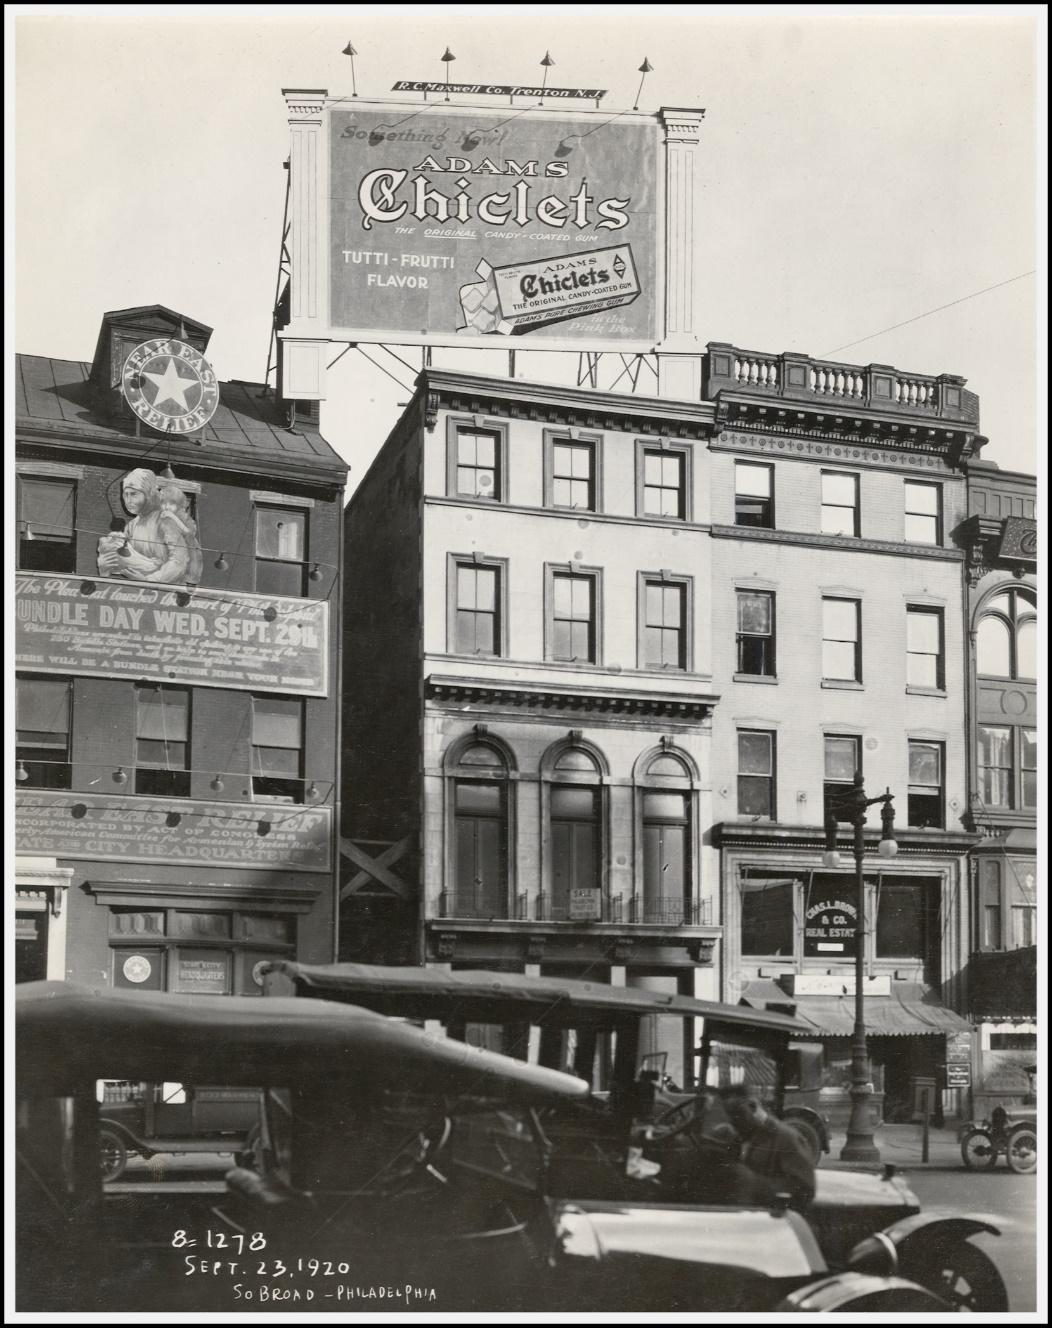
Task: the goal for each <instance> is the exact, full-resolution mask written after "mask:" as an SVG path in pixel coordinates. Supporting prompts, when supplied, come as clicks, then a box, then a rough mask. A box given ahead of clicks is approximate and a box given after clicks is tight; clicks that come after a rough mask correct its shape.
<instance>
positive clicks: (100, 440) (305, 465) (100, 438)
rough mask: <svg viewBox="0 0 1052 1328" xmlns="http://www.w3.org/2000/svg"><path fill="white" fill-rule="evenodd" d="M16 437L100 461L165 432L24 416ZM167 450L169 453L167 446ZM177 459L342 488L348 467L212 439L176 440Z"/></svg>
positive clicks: (147, 445)
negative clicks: (115, 429) (126, 431)
mask: <svg viewBox="0 0 1052 1328" xmlns="http://www.w3.org/2000/svg"><path fill="white" fill-rule="evenodd" d="M15 437H16V441H17V445H18V446H19V447H42V448H62V449H63V450H64V451H68V452H74V453H78V454H80V455H82V456H84V457H85V459H87V460H90V461H92V462H94V463H95V464H96V465H98V464H99V463H100V462H99V458H100V454H102V453H109V454H110V455H112V456H115V457H127V458H129V459H132V460H138V459H139V458H141V457H142V456H143V454H144V453H145V452H148V451H149V450H150V449H151V448H154V447H156V446H157V445H158V444H159V443H160V441H161V439H160V435H157V436H154V435H153V434H150V435H146V434H144V435H143V436H142V437H141V438H137V437H136V436H135V435H134V434H123V433H114V432H112V431H110V430H106V429H94V430H93V429H85V428H84V427H83V426H82V425H72V424H69V423H66V422H64V421H57V420H49V421H48V422H47V424H46V425H42V424H41V423H40V421H38V420H36V419H26V418H22V419H19V420H16V422H15ZM164 455H165V456H166V457H167V455H168V453H167V450H165V452H164ZM171 461H172V464H173V465H175V466H178V465H180V464H182V465H184V466H192V467H193V468H194V469H195V470H214V471H216V472H219V473H222V474H229V473H230V472H231V471H235V472H237V473H239V474H245V475H252V476H255V477H260V476H263V477H266V476H268V475H270V476H281V477H283V478H285V479H290V480H296V481H297V482H300V483H305V484H324V485H326V486H327V487H342V485H343V484H344V483H345V481H346V478H347V473H348V469H349V468H348V467H347V466H346V465H345V464H344V463H343V462H340V461H336V460H327V459H324V458H317V457H316V458H310V459H308V458H306V457H297V458H296V459H293V458H292V457H291V456H290V457H285V456H282V455H279V454H277V453H273V452H267V453H266V454H261V453H260V452H258V451H256V450H255V449H254V448H248V447H238V446H237V445H236V444H231V443H227V442H220V441H217V440H213V439H209V440H207V441H206V442H203V443H194V444H187V443H186V442H185V440H183V441H181V442H180V441H178V440H176V439H173V440H172V445H171Z"/></svg>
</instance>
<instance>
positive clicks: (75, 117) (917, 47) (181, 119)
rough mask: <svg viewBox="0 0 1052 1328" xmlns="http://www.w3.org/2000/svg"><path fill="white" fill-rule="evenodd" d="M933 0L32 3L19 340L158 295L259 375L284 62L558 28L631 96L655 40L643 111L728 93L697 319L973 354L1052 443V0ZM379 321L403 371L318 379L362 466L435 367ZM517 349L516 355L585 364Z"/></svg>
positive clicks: (708, 135)
mask: <svg viewBox="0 0 1052 1328" xmlns="http://www.w3.org/2000/svg"><path fill="white" fill-rule="evenodd" d="M931 8H932V10H933V11H934V12H926V9H925V7H924V6H909V7H896V6H845V7H836V6H823V7H820V8H812V7H809V6H792V5H787V6H778V7H768V6H759V5H753V6H706V5H698V6H689V5H683V6H675V7H668V8H666V7H662V6H647V7H645V8H642V9H641V8H640V7H637V6H618V5H612V6H602V7H600V6H596V7H594V8H588V9H582V8H579V7H574V6H558V7H555V6H525V5H509V6H504V7H502V8H500V9H499V10H495V9H491V8H489V7H483V6H478V7H459V8H458V7H456V6H453V7H445V8H443V9H442V11H441V12H438V11H436V10H435V9H428V8H418V7H414V6H406V5H359V6H308V5H305V6H298V7H296V8H295V10H292V9H290V8H289V7H287V6H281V5H258V6H253V7H252V8H251V9H247V8H246V9H244V10H242V9H238V8H236V7H235V8H233V9H227V7H225V6H219V5H213V6H208V7H207V11H208V12H207V13H205V12H204V7H199V6H191V5H183V6H179V7H178V8H177V9H174V8H170V7H168V6H151V5H139V6H134V7H132V6H112V7H108V6H79V7H77V8H76V11H75V12H73V10H72V9H70V8H69V7H66V9H65V10H64V9H63V8H62V7H55V6H35V7H34V6H17V7H12V6H8V13H9V15H11V13H12V10H14V11H16V12H15V13H14V16H13V21H14V25H15V38H16V44H15V75H16V79H15V94H14V105H15V111H16V117H17V118H16V121H15V126H14V131H13V147H14V151H15V157H14V161H15V165H14V185H15V204H14V208H13V219H14V223H15V230H14V236H13V240H12V237H11V236H10V234H9V241H8V254H9V258H10V256H11V255H12V254H13V255H14V264H15V268H16V277H17V286H16V299H15V307H14V337H13V340H14V343H15V346H16V348H17V349H18V350H19V351H21V352H23V353H28V354H36V355H50V356H53V357H56V358H68V359H79V360H90V359H91V357H92V354H93V352H94V348H95V341H96V338H97V335H98V329H99V324H100V320H101V316H102V314H103V312H104V311H106V310H110V309H121V308H126V307H130V306H135V305H144V304H153V303H160V304H164V305H167V306H169V307H170V308H173V309H176V310H178V311H179V312H181V313H184V314H186V315H187V316H189V317H191V318H194V319H197V320H199V321H201V322H203V323H206V324H207V325H209V326H211V327H212V328H214V333H213V336H212V341H211V344H210V347H209V352H208V355H209V359H210V361H211V362H212V364H213V366H214V368H215V369H216V372H217V374H218V375H219V377H220V378H221V379H230V378H237V379H245V380H250V381H260V380H261V379H262V377H263V374H264V371H265V367H266V364H267V351H268V342H269V336H270V320H271V310H272V307H273V302H274V293H275V281H276V278H277V272H278V257H279V244H280V239H281V226H282V215H283V205H284V191H285V173H284V171H283V169H282V163H283V161H284V160H285V158H286V157H287V155H288V150H289V130H288V123H287V118H286V111H285V102H284V99H283V97H282V95H281V89H282V88H283V87H292V88H326V89H328V90H329V92H330V93H331V94H333V95H347V94H349V93H350V92H351V64H350V61H349V59H348V58H347V57H346V56H345V55H343V54H342V51H343V48H344V47H345V46H346V44H347V42H348V40H350V41H352V42H353V44H354V47H355V49H356V51H357V52H358V54H357V57H356V59H355V62H354V63H355V75H356V78H357V87H358V91H359V93H360V94H361V95H362V96H369V97H382V96H384V95H386V94H387V93H388V92H389V90H390V88H391V85H392V83H393V82H394V81H395V80H396V79H428V78H433V79H439V78H442V77H443V72H444V66H443V65H442V63H441V61H440V57H441V55H442V53H443V51H444V49H445V48H446V47H447V46H448V47H449V48H450V49H451V50H452V51H453V53H454V54H455V56H456V63H455V64H454V65H453V66H452V72H453V77H454V78H455V79H460V80H465V81H466V80H485V81H490V82H499V83H506V82H507V83H533V82H536V81H537V80H538V79H539V78H540V76H541V73H542V70H541V67H540V61H541V59H542V58H543V57H544V55H545V52H546V51H548V52H550V54H551V58H552V59H554V61H555V64H556V68H555V69H554V70H553V74H554V75H555V76H557V77H553V78H552V79H551V81H552V82H553V83H557V84H558V85H560V86H572V87H603V88H607V89H608V90H609V91H608V93H607V96H606V98H605V99H604V101H603V109H604V110H605V109H608V108H609V109H611V110H623V109H626V108H628V107H631V106H632V104H633V102H634V99H635V95H636V90H637V88H638V85H639V78H640V76H639V73H638V72H637V71H638V69H639V66H640V65H641V64H642V62H643V59H644V57H646V58H647V59H648V60H649V62H650V64H651V65H652V66H653V72H652V73H650V74H649V75H648V76H647V79H646V82H645V84H644V87H643V91H642V95H641V97H640V102H639V105H640V109H641V110H643V111H651V112H653V111H656V110H657V109H658V108H659V107H661V106H670V107H704V108H705V119H704V123H703V126H702V136H701V141H702V148H701V151H702V161H703V169H704V172H705V184H704V204H703V208H702V215H701V216H700V217H699V219H698V226H699V229H700V236H699V239H700V250H701V253H702V255H703V259H702V261H703V264H704V271H705V278H704V300H703V320H702V328H701V336H702V340H703V341H710V340H711V341H725V342H731V343H733V344H735V345H737V346H741V347H745V348H747V349H750V350H754V351H763V352H772V353H778V352H781V351H785V350H794V351H801V352H804V353H808V354H811V355H814V356H817V357H827V358H834V359H838V360H841V361H845V362H848V363H857V364H866V363H870V362H876V363H881V364H890V365H894V366H895V367H896V368H899V369H902V370H905V371H908V372H917V373H930V374H938V373H952V374H958V375H960V376H962V377H964V378H966V379H967V380H968V386H969V388H970V390H972V391H975V392H977V393H978V394H979V396H980V401H981V412H982V418H981V430H982V432H983V433H985V434H986V435H987V436H988V437H989V438H990V440H991V441H990V444H989V446H988V447H987V448H986V450H985V452H984V455H985V456H986V457H988V458H992V459H993V460H995V461H997V462H998V463H999V464H1000V465H1001V466H1002V467H1005V468H1011V469H1020V470H1033V469H1034V468H1035V466H1036V463H1037V455H1036V437H1037V431H1038V428H1039V427H1040V424H1039V409H1040V408H1039V403H1038V400H1037V397H1038V394H1037V363H1038V360H1037V354H1036V347H1037V345H1038V343H1039V339H1040V338H1039V335H1038V318H1039V317H1042V318H1043V310H1042V309H1039V307H1038V300H1039V296H1038V291H1039V290H1040V289H1042V288H1043V276H1044V274H1043V273H1040V274H1035V273H1034V269H1035V267H1036V266H1037V259H1036V253H1037V252H1038V230H1039V226H1038V222H1037V207H1038V203H1037V201H1036V200H1037V199H1038V197H1039V195H1040V187H1041V186H1040V182H1039V181H1038V180H1037V179H1036V176H1035V171H1036V166H1035V160H1036V145H1035V133H1036V124H1037V122H1038V118H1037V113H1036V110H1035V106H1036V104H1037V101H1038V99H1039V89H1038V74H1037V69H1036V66H1035V59H1036V51H1037V48H1038V46H1039V45H1040V43H1039V42H1038V40H1037V24H1038V23H1039V21H1043V20H1039V17H1038V12H1039V10H1040V8H1042V7H1038V6H1015V7H1011V6H1000V7H997V8H995V7H990V6H961V7H952V8H951V7H949V6H934V7H931ZM9 22H10V19H9ZM9 35H10V31H9ZM454 100H457V98H454ZM460 100H465V99H464V98H461V99H460ZM495 104H497V103H495ZM10 134H11V131H9V144H10V143H11V142H12V138H11V136H10ZM1042 251H1043V247H1042ZM980 292H982V293H980ZM946 306H948V307H946ZM932 311H937V312H932ZM924 315H927V316H924ZM340 349H341V348H340V347H334V348H333V352H332V356H331V358H332V359H333V360H335V359H336V356H337V355H338V354H339V351H340ZM366 349H367V353H368V354H369V355H371V356H372V359H373V360H375V361H377V362H378V363H382V364H383V365H384V366H385V368H386V369H387V370H389V371H390V372H391V373H393V374H394V376H395V378H397V379H398V381H397V382H395V381H393V380H392V378H391V377H388V376H387V375H386V374H385V373H384V372H383V371H382V370H381V369H380V368H378V367H376V365H375V364H373V363H371V362H370V361H369V360H368V359H366V358H365V355H363V354H362V353H361V352H360V351H358V350H352V351H350V352H348V353H347V354H345V355H343V356H342V358H340V359H339V361H338V363H336V364H335V365H334V367H333V368H332V369H331V370H330V372H329V383H328V397H327V399H326V401H325V403H324V405H323V408H322V430H323V433H324V434H325V436H326V437H327V438H328V439H329V441H330V442H331V443H332V444H333V446H334V447H336V449H337V450H338V451H339V452H340V453H341V455H343V456H344V458H345V459H346V460H347V462H348V463H349V464H350V466H351V468H352V473H351V478H350V481H349V490H348V491H349V492H350V491H351V490H353V488H354V486H355V485H356V484H357V482H358V481H359V480H360V478H361V476H362V475H363V474H364V472H365V470H366V468H367V467H368V464H369V462H370V460H371V458H372V457H373V455H374V454H375V452H376V450H377V449H378V447H379V446H380V444H381V443H382V442H383V439H384V438H385V437H386V435H387V433H388V431H389V430H390V428H391V426H392V424H393V423H394V420H395V419H396V418H397V414H398V410H399V404H400V403H404V402H405V401H407V400H408V398H409V396H410V395H411V384H412V378H413V371H412V370H411V369H408V368H405V367H403V366H400V365H399V364H398V363H397V362H396V361H395V360H393V359H392V358H391V357H390V356H388V355H387V354H386V353H385V352H384V351H381V350H377V349H375V348H366ZM399 354H401V355H402V357H403V358H404V359H405V360H406V361H407V362H408V363H409V364H410V365H419V363H420V352H419V351H418V350H414V351H410V350H405V351H404V352H399ZM453 354H457V355H458V356H459V358H458V359H457V360H456V361H453V359H452V355H453ZM464 356H465V352H441V351H436V352H435V360H434V362H435V363H436V364H439V365H442V364H452V363H454V362H455V363H457V364H458V365H459V364H467V361H465V359H464ZM522 358H523V363H521V364H520V366H519V369H518V374H519V376H520V377H548V378H550V377H559V378H563V379H567V378H568V379H569V380H570V381H572V380H573V377H574V375H575V372H576V368H577V364H576V356H563V357H560V359H559V361H558V363H554V362H553V361H552V359H551V357H550V356H545V357H543V362H542V360H541V359H538V360H537V361H536V366H537V367H533V368H531V367H530V364H529V362H530V360H531V359H532V358H533V357H532V356H529V355H527V356H524V357H522ZM505 364H506V359H505V357H504V356H503V355H502V354H497V353H490V354H488V355H487V354H482V355H476V356H475V358H473V359H472V360H471V361H470V364H468V367H477V368H480V369H481V370H482V371H485V372H496V373H500V372H503V371H504V366H505Z"/></svg>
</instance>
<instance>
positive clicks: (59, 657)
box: [15, 305, 346, 994]
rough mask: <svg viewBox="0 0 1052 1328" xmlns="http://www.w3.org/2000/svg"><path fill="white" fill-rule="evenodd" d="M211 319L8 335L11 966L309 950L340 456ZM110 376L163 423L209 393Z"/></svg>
mask: <svg viewBox="0 0 1052 1328" xmlns="http://www.w3.org/2000/svg"><path fill="white" fill-rule="evenodd" d="M209 335H210V329H208V328H206V327H204V326H202V325H201V324H200V323H197V322H195V321H194V320H192V319H190V318H186V317H182V316H180V315H179V314H175V313H173V312H172V311H170V310H167V309H164V308H163V307H161V306H159V305H153V306H148V307H145V308H138V309H126V310H121V311H119V312H116V313H109V314H106V315H105V316H104V318H103V322H102V328H101V332H100V335H99V340H98V345H97V348H96V352H95V356H94V359H93V361H92V363H91V364H81V363H78V362H73V361H66V360H54V359H48V358H46V357H41V356H31V355H25V356H19V357H18V363H17V371H16V389H17V403H16V444H17V454H16V455H17V461H16V470H17V481H18V500H17V501H18V547H17V577H16V581H17V595H16V599H17V604H16V613H17V628H18V633H17V670H18V673H17V728H18V734H17V752H16V771H15V778H16V789H17V803H16V805H17V822H16V853H17V857H16V859H15V885H16V894H17V933H16V935H17V945H16V949H17V977H18V978H19V979H20V980H29V979H33V978H41V977H50V978H69V979H71V980H74V981H82V982H94V983H98V982H100V981H102V982H104V983H113V984H114V985H116V986H132V987H139V988H142V989H154V990H171V991H181V992H209V993H215V992H222V993H241V994H254V993H258V992H259V991H260V990H261V988H260V986H259V984H258V983H257V982H256V979H255V970H256V966H257V964H258V963H259V962H260V961H261V960H263V959H265V958H268V957H270V956H274V955H287V956H293V955H295V956H299V957H302V958H304V959H314V960H317V961H324V960H327V959H330V958H332V955H333V943H332V935H333V926H334V901H335V887H334V882H335V867H334V862H335V843H334V836H335V825H336V815H337V794H338V787H337V753H338V744H339V729H338V724H339V709H338V705H337V700H336V689H337V680H338V678H339V639H340V638H339V613H340V596H339V566H338V564H339V559H340V539H341V519H342V490H343V483H344V479H345V475H346V466H345V465H344V464H343V462H342V461H341V460H340V458H339V457H338V456H336V454H335V453H334V452H333V451H332V450H331V449H330V448H329V447H328V445H327V444H326V443H325V441H324V440H323V439H322V438H321V437H320V435H319V434H318V431H317V423H316V421H317V415H316V413H315V415H314V417H313V418H314V422H313V423H312V422H311V416H310V413H309V410H310V408H308V411H307V413H306V416H305V417H304V413H303V412H302V411H301V417H300V418H301V422H300V423H298V424H297V423H296V422H295V413H294V411H293V410H292V403H290V402H282V401H280V400H278V401H275V399H274V397H273V395H272V394H271V395H270V396H266V395H265V394H264V392H263V389H262V388H261V387H260V385H258V384H250V383H240V382H231V383H222V384H218V385H216V384H215V382H214V377H213V376H212V375H211V370H210V369H209V368H208V366H207V362H206V361H205V360H204V358H203V357H204V354H205V351H206V349H207V346H208V340H209ZM147 342H150V343H151V344H152V345H153V347H154V354H155V362H154V364H153V369H154V370H155V372H153V373H150V372H148V371H147V369H148V367H149V366H147V368H143V370H142V372H141V373H140V372H138V371H129V370H128V367H127V366H128V363H130V361H129V355H130V353H131V352H132V351H134V349H135V348H136V347H138V346H141V345H142V344H143V343H147ZM180 347H181V349H180ZM191 364H193V365H195V366H197V367H196V368H195V369H194V371H193V374H191V371H190V368H189V367H188V366H190V365H191ZM180 365H182V366H183V367H182V368H180ZM202 366H203V367H202ZM162 370H163V372H162ZM129 372H132V379H133V381H130V384H129V380H128V374H129ZM194 375H197V376H194ZM122 380H123V381H125V383H126V385H127V386H128V390H129V391H131V392H134V393H138V394H139V396H140V397H144V398H145V399H146V401H147V403H148V408H146V413H147V415H149V414H150V410H151V409H152V410H153V412H154V414H153V416H152V418H154V419H158V420H159V419H160V417H161V414H163V413H164V412H162V410H161V408H162V407H164V409H165V411H167V412H168V414H169V416H170V418H172V419H175V420H176V423H175V425H174V426H172V427H174V428H175V429H176V430H178V429H179V428H180V427H182V428H184V429H185V426H186V425H187V424H189V423H190V422H192V421H193V420H194V418H195V417H194V416H193V414H192V410H191V408H194V409H196V408H197V407H196V405H195V402H197V400H198V399H203V398H204V394H205V392H206V391H210V392H212V393H215V392H218V407H217V409H216V411H215V414H214V415H213V416H212V418H211V421H210V422H209V423H207V424H206V425H204V427H200V428H198V427H194V428H192V429H190V430H189V431H183V432H179V431H175V432H165V433H162V432H159V431H158V429H157V428H154V427H151V426H150V425H149V424H144V423H143V422H142V420H141V419H140V418H139V416H138V415H136V414H133V412H132V409H131V407H130V406H129V404H128V400H127V399H126V396H125V394H124V392H123V391H122ZM195 394H196V395H195ZM149 403H152V407H151V406H149ZM180 410H183V411H184V412H185V411H191V413H189V414H186V413H184V414H183V415H182V416H180V415H179V412H180ZM315 411H316V408H315ZM177 417H178V418H177ZM180 420H181V424H180ZM165 427H166V428H167V427H169V426H167V425H166V426H165ZM144 550H145V552H144ZM153 551H156V552H157V557H156V558H153V557H152V554H153Z"/></svg>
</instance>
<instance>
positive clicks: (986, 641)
mask: <svg viewBox="0 0 1052 1328" xmlns="http://www.w3.org/2000/svg"><path fill="white" fill-rule="evenodd" d="M976 667H977V669H978V671H979V673H980V674H982V675H983V676H985V677H993V678H1013V679H1021V680H1023V681H1029V680H1031V679H1033V678H1036V677H1037V597H1036V596H1035V595H1034V592H1033V591H1032V590H1015V589H1012V590H1004V591H1001V592H1000V593H999V594H997V595H995V596H994V597H993V598H992V599H990V600H988V601H987V602H986V603H985V604H984V605H983V611H982V616H981V617H980V619H979V625H978V628H977V631H976Z"/></svg>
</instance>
